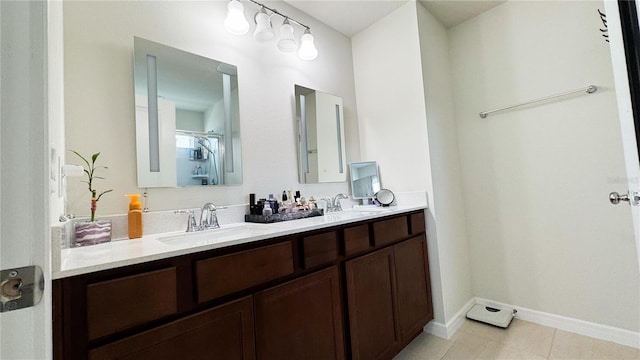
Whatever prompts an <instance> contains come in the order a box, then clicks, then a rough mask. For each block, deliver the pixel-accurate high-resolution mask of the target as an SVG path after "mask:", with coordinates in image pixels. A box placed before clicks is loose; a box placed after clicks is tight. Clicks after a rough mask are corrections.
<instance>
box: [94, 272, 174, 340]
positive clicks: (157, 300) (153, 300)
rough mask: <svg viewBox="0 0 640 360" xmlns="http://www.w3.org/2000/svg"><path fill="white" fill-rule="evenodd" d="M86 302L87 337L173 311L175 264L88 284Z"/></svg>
mask: <svg viewBox="0 0 640 360" xmlns="http://www.w3.org/2000/svg"><path fill="white" fill-rule="evenodd" d="M133 294H135V301H132V300H133V299H132V295H133ZM86 304H87V332H88V337H89V340H93V339H97V338H100V337H102V336H105V335H109V334H112V333H115V332H117V331H122V330H126V329H128V328H131V327H134V326H136V325H140V324H144V323H147V322H149V321H152V320H155V319H160V318H162V317H165V316H168V315H173V314H175V313H176V312H177V310H178V303H177V294H176V268H175V267H171V268H168V269H162V270H156V271H151V272H145V273H142V274H136V275H131V276H125V277H120V278H116V279H112V280H107V281H100V282H97V283H94V284H90V285H88V286H87V301H86ZM122 314H126V316H122Z"/></svg>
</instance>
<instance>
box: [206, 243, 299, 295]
mask: <svg viewBox="0 0 640 360" xmlns="http://www.w3.org/2000/svg"><path fill="white" fill-rule="evenodd" d="M195 268H196V286H197V293H198V302H200V303H202V302H205V301H209V300H213V299H215V298H218V297H220V296H224V295H228V294H231V293H234V292H236V291H240V290H244V289H247V288H250V287H252V286H255V285H258V284H261V283H264V282H267V281H269V280H273V279H277V278H279V277H282V276H285V275H289V274H291V273H293V250H292V248H291V242H290V241H286V242H282V243H279V244H275V245H269V246H263V247H260V248H257V249H254V250H247V251H242V252H238V253H235V254H229V255H225V256H220V257H215V258H212V259H206V260H200V261H196V266H195Z"/></svg>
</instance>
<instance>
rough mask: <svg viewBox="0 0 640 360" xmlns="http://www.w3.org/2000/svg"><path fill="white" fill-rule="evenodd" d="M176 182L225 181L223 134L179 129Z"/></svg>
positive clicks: (210, 182) (220, 182)
mask: <svg viewBox="0 0 640 360" xmlns="http://www.w3.org/2000/svg"><path fill="white" fill-rule="evenodd" d="M176 173H177V185H178V186H180V187H183V186H196V185H222V184H224V182H225V181H224V135H223V134H218V133H214V132H209V133H196V132H189V131H184V130H176Z"/></svg>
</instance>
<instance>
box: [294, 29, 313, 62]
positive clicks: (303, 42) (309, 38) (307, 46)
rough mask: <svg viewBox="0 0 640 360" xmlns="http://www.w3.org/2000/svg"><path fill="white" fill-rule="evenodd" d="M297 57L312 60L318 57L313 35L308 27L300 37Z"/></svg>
mask: <svg viewBox="0 0 640 360" xmlns="http://www.w3.org/2000/svg"><path fill="white" fill-rule="evenodd" d="M298 57H299V58H300V59H302V60H313V59H315V58H317V57H318V49H316V46H315V45H314V44H313V35H311V32H310V31H309V29H307V30H305V32H304V35H302V38H300V49H299V50H298Z"/></svg>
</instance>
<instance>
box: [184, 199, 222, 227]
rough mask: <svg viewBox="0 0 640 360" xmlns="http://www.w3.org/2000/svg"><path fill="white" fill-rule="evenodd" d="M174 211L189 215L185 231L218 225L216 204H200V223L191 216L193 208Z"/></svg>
mask: <svg viewBox="0 0 640 360" xmlns="http://www.w3.org/2000/svg"><path fill="white" fill-rule="evenodd" d="M174 212H175V213H176V214H188V215H189V218H188V219H187V230H186V232H193V231H203V230H209V229H217V228H219V227H220V224H218V216H217V215H216V206H215V205H213V204H212V203H209V202H208V203H206V204H204V205H203V206H202V212H201V213H200V225H198V224H197V223H196V218H195V216H193V210H190V209H189V210H176V211H174Z"/></svg>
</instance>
